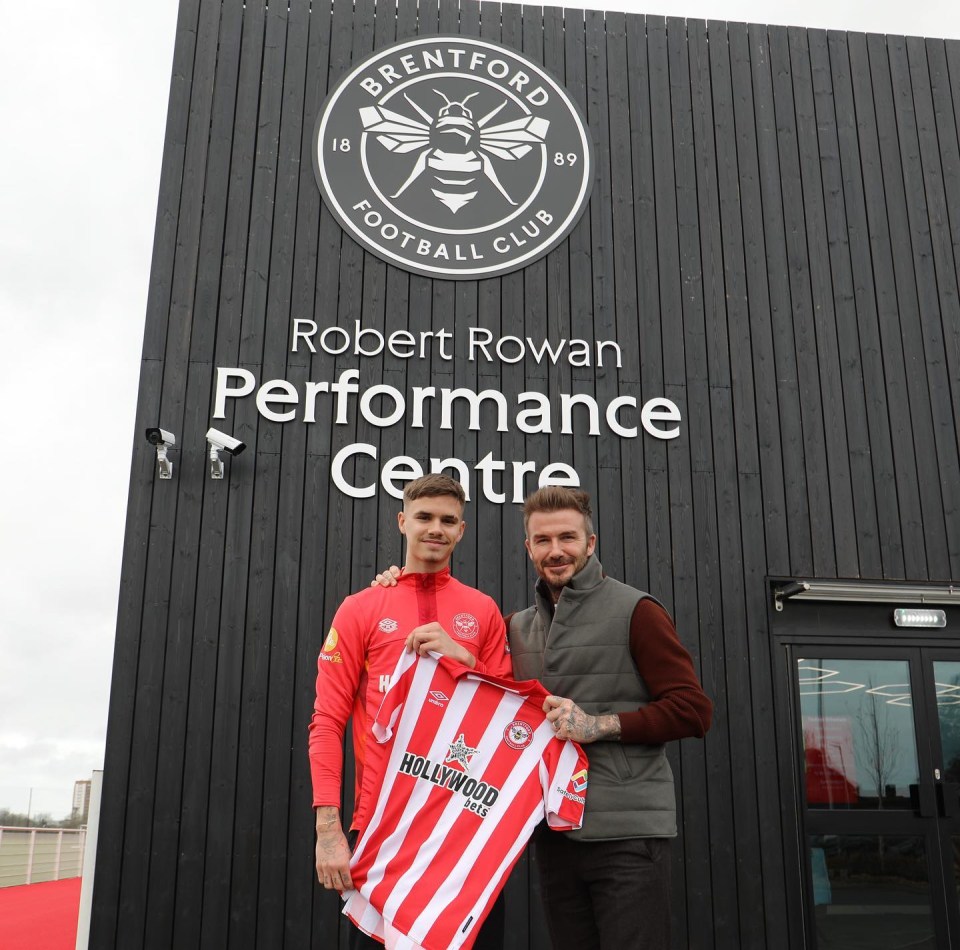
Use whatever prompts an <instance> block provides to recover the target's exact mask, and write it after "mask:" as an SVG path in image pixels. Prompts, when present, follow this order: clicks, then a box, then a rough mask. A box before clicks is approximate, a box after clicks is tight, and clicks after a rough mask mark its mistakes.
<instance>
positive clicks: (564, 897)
mask: <svg viewBox="0 0 960 950" xmlns="http://www.w3.org/2000/svg"><path fill="white" fill-rule="evenodd" d="M535 847H536V857H537V864H538V865H539V869H540V887H541V890H542V893H543V904H544V911H545V913H546V917H547V925H548V927H549V929H550V938H551V940H552V941H553V950H670V840H669V839H668V838H629V839H627V840H625V841H574V840H572V839H570V838H569V837H567V835H565V834H562V833H557V832H552V831H549V830H543V831H541V832H540V833H539V834H538V835H537V838H536V845H535Z"/></svg>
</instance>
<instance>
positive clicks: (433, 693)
mask: <svg viewBox="0 0 960 950" xmlns="http://www.w3.org/2000/svg"><path fill="white" fill-rule="evenodd" d="M427 702H428V703H433V705H434V706H440V707H441V709H442V708H443V704H444V703H448V702H450V697H449V696H448V695H447V694H446V693H444V692H441V691H440V690H439V689H431V690H430V692H429V693H427Z"/></svg>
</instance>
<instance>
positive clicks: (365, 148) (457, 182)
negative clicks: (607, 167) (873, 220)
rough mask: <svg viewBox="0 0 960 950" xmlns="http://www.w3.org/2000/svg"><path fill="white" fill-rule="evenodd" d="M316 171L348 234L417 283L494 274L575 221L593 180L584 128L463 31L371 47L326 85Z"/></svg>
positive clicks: (542, 85)
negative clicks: (414, 276) (422, 279)
mask: <svg viewBox="0 0 960 950" xmlns="http://www.w3.org/2000/svg"><path fill="white" fill-rule="evenodd" d="M313 159H314V170H315V172H316V176H317V182H318V183H319V185H320V190H321V191H322V193H323V197H324V200H325V201H326V204H327V206H328V207H329V208H330V209H331V210H332V211H333V213H334V214H335V215H336V217H337V219H338V220H339V222H340V224H341V226H342V227H343V228H344V230H345V231H347V233H348V234H350V235H351V236H352V237H353V238H354V239H355V240H357V241H359V242H360V244H362V245H363V246H364V247H366V248H367V249H368V250H370V251H372V252H373V253H374V254H376V255H378V256H379V257H381V258H383V259H384V260H386V261H387V262H388V263H391V264H395V265H396V266H398V267H402V268H403V269H404V270H408V271H413V272H414V273H417V274H424V275H426V276H427V277H442V278H447V279H454V280H456V279H476V278H479V277H493V276H496V275H497V274H505V273H508V272H510V271H513V270H517V269H518V268H520V267H524V266H526V265H527V264H529V263H531V262H532V261H535V260H537V259H538V258H540V257H543V255H544V254H546V253H547V252H548V251H550V250H551V249H552V248H554V247H556V245H557V244H558V243H559V242H560V241H562V240H563V238H564V237H566V235H567V234H568V233H569V232H570V230H571V229H572V228H573V226H574V225H575V224H576V222H577V219H578V218H579V217H580V215H581V214H582V212H583V210H584V208H585V206H586V203H587V200H588V199H589V196H590V188H591V186H592V184H593V164H594V163H593V154H592V143H591V140H590V136H589V135H588V133H587V126H586V122H585V121H584V119H583V116H582V115H581V114H580V110H579V108H578V107H577V105H576V104H575V103H574V102H573V100H572V99H571V98H570V96H569V95H568V93H567V92H566V90H565V89H564V88H563V87H562V86H560V85H559V84H558V83H557V82H556V80H554V79H553V78H552V77H551V76H550V75H549V74H548V73H547V72H545V71H544V69H543V68H542V67H540V66H538V65H537V64H536V63H535V62H533V61H532V60H530V59H527V58H526V57H525V56H523V55H522V54H521V53H518V52H516V51H514V50H512V49H508V48H507V47H505V46H500V45H499V44H495V43H490V42H488V41H486V40H479V39H474V38H472V37H466V36H432V37H420V38H417V39H413V40H409V41H407V42H403V43H397V44H394V45H392V46H388V47H386V48H385V49H382V50H379V51H378V52H376V53H374V54H373V55H372V56H369V57H368V58H366V59H364V60H363V61H362V62H360V63H359V64H358V65H357V66H355V67H354V68H353V69H352V70H351V71H350V72H349V73H348V74H347V75H346V76H344V77H343V78H342V79H341V80H340V82H339V83H338V84H337V85H336V87H335V88H334V90H333V92H331V93H330V96H329V97H328V99H327V101H326V103H325V104H324V106H323V108H322V110H321V112H320V115H319V116H318V119H317V126H316V131H315V140H314V153H313Z"/></svg>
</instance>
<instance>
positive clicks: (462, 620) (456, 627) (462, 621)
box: [453, 614, 480, 640]
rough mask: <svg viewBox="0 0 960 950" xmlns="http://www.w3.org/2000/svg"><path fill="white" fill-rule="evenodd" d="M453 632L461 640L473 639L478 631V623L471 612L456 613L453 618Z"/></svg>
mask: <svg viewBox="0 0 960 950" xmlns="http://www.w3.org/2000/svg"><path fill="white" fill-rule="evenodd" d="M453 632H454V633H455V634H456V635H457V636H458V637H459V638H460V639H461V640H475V639H476V638H477V634H479V633H480V623H479V622H478V620H477V618H476V617H474V615H473V614H457V615H456V617H454V618H453Z"/></svg>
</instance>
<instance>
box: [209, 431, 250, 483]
mask: <svg viewBox="0 0 960 950" xmlns="http://www.w3.org/2000/svg"><path fill="white" fill-rule="evenodd" d="M207 445H209V446H210V477H211V478H213V479H216V480H218V481H219V480H220V479H221V478H223V462H221V461H220V452H221V451H223V452H227V453H229V454H230V455H239V454H240V453H241V452H242V451H243V450H244V449H245V448H246V447H247V446H246V444H245V443H243V442H241V441H240V440H239V439H235V438H234V437H233V436H232V435H227V433H226V432H221V431H220V430H219V429H208V430H207Z"/></svg>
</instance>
